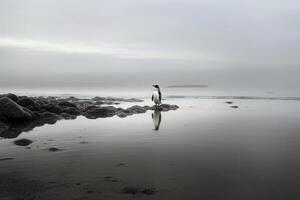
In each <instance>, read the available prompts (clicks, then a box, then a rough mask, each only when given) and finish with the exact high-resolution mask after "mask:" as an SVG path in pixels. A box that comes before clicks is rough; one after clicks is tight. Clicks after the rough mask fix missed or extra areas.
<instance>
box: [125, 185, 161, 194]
mask: <svg viewBox="0 0 300 200" xmlns="http://www.w3.org/2000/svg"><path fill="white" fill-rule="evenodd" d="M123 192H124V193H125V194H132V195H134V194H138V193H141V194H146V195H152V194H154V193H156V192H157V190H156V189H155V188H153V187H151V188H144V189H140V188H138V187H135V186H126V187H124V188H123Z"/></svg>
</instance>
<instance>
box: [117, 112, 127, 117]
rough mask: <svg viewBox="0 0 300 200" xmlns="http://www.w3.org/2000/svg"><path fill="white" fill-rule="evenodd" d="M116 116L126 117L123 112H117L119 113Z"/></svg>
mask: <svg viewBox="0 0 300 200" xmlns="http://www.w3.org/2000/svg"><path fill="white" fill-rule="evenodd" d="M117 115H118V117H120V118H124V117H127V115H126V113H124V112H123V111H119V112H118V113H117Z"/></svg>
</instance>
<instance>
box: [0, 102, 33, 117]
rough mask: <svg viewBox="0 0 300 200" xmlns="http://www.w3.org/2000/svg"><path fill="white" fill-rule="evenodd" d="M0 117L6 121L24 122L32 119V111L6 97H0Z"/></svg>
mask: <svg viewBox="0 0 300 200" xmlns="http://www.w3.org/2000/svg"><path fill="white" fill-rule="evenodd" d="M0 119H3V120H5V121H8V122H24V121H30V120H32V119H33V116H32V112H31V111H30V110H28V109H26V108H23V107H22V106H19V105H18V104H17V103H16V102H14V101H13V100H11V99H10V98H7V97H2V98H1V99H0Z"/></svg>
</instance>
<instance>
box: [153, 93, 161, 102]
mask: <svg viewBox="0 0 300 200" xmlns="http://www.w3.org/2000/svg"><path fill="white" fill-rule="evenodd" d="M153 101H154V103H155V104H160V100H159V94H158V91H154V92H153Z"/></svg>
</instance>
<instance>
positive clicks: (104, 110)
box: [84, 106, 118, 119]
mask: <svg viewBox="0 0 300 200" xmlns="http://www.w3.org/2000/svg"><path fill="white" fill-rule="evenodd" d="M117 111H118V110H117V108H115V107H113V106H105V107H92V108H90V109H88V110H87V111H86V112H85V113H84V116H86V117H87V118H89V119H96V118H105V117H112V116H114V115H115V114H116V113H117Z"/></svg>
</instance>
